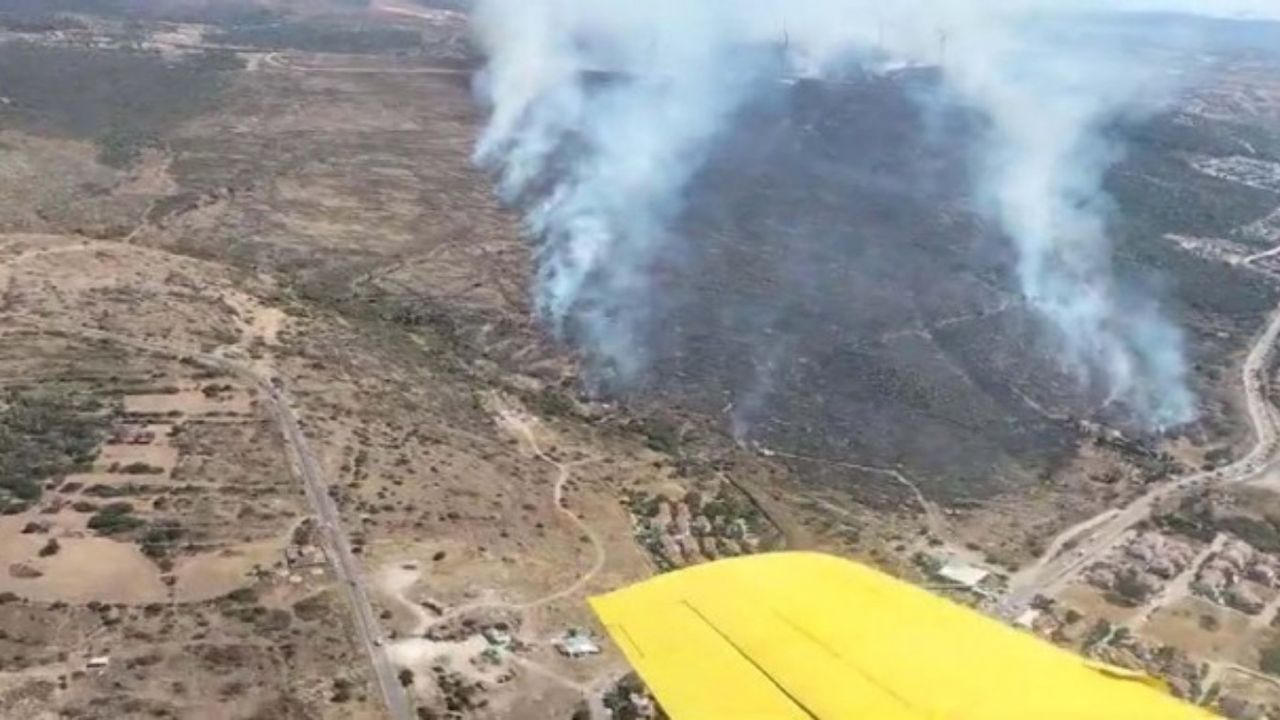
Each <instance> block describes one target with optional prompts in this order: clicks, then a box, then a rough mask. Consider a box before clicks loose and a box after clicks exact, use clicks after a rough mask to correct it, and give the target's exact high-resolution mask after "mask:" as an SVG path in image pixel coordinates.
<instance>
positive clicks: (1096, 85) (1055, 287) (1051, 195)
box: [476, 0, 1194, 425]
mask: <svg viewBox="0 0 1280 720" xmlns="http://www.w3.org/2000/svg"><path fill="white" fill-rule="evenodd" d="M1158 1H1159V0H1152V1H1151V2H1147V3H1145V4H1146V5H1151V4H1152V3H1156V2H1158ZM1168 2H1170V3H1173V2H1180V0H1168ZM886 5H888V4H887V3H884V4H881V3H875V2H870V0H736V1H735V2H726V1H718V0H645V1H644V2H637V1H636V0H481V2H480V5H479V7H478V10H477V14H476V27H477V35H478V37H479V38H480V41H481V43H482V45H483V46H484V49H485V50H486V52H487V53H488V56H489V60H490V62H489V66H488V68H487V70H486V72H485V73H484V75H483V77H482V79H481V81H480V83H479V89H480V91H481V94H482V96H483V97H484V98H485V100H486V101H487V102H488V103H489V105H490V110H491V118H490V122H489V125H488V127H487V129H486V131H485V133H484V136H483V137H482V139H481V141H480V143H479V147H478V148H477V152H476V157H477V161H478V162H479V163H480V164H481V165H483V166H485V167H488V168H491V169H493V170H495V171H497V172H498V173H499V175H500V189H501V192H502V195H503V196H504V198H506V199H507V200H508V201H510V202H512V203H515V204H518V205H520V206H521V207H523V208H524V209H525V210H526V222H527V226H528V227H527V230H528V232H529V234H530V235H531V237H533V238H534V239H535V241H536V242H537V249H536V252H535V261H536V267H537V269H536V274H537V277H536V288H535V298H536V305H537V309H538V311H539V313H540V315H541V316H542V317H544V318H545V319H546V320H547V321H548V322H550V323H551V324H552V326H553V327H554V329H555V330H556V331H557V332H558V333H559V334H561V335H562V336H568V337H570V338H571V339H572V340H573V341H575V342H576V343H577V344H578V345H579V346H581V347H583V348H584V349H585V350H586V351H587V352H588V353H589V354H591V355H592V356H594V358H595V359H596V360H598V361H602V362H603V363H604V364H605V365H606V366H607V367H608V369H609V370H610V371H611V372H612V374H613V375H614V377H615V378H616V379H618V380H620V381H622V382H627V381H630V380H633V379H635V378H637V377H639V376H640V374H641V373H642V371H643V370H644V368H645V366H646V360H647V359H646V357H645V352H644V348H643V347H642V345H643V342H642V339H641V336H642V334H643V328H644V324H645V323H646V322H647V321H648V320H649V308H650V307H651V306H652V304H653V303H654V302H655V298H654V292H653V287H652V285H651V279H650V278H651V277H652V270H653V265H654V263H655V261H657V260H658V259H660V258H661V259H664V260H669V259H670V258H671V256H673V255H674V256H676V257H677V258H678V253H679V248H680V246H679V243H675V242H671V241H670V239H669V237H668V236H669V234H670V231H671V228H670V225H671V222H672V220H673V219H674V218H675V216H676V214H677V213H679V212H680V210H681V209H682V201H683V195H684V193H685V190H686V189H687V186H688V184H689V182H690V180H691V178H692V177H693V176H694V174H695V173H696V172H697V171H698V169H699V168H700V167H701V165H702V162H703V160H704V159H705V157H706V154H707V152H708V150H709V146H710V145H711V143H712V142H713V141H714V139H715V138H716V136H717V135H718V134H719V133H720V132H721V131H722V130H723V129H724V128H725V125H726V124H727V123H728V122H729V120H730V119H731V118H732V116H733V113H734V112H735V110H737V109H738V108H739V107H740V106H741V104H742V103H743V102H744V101H745V100H746V99H748V98H749V96H750V94H751V91H752V89H753V88H754V87H758V84H759V83H762V82H768V83H776V82H777V81H778V79H779V78H778V74H779V72H781V71H782V70H783V68H781V67H779V65H778V63H777V62H773V63H771V62H770V59H769V58H770V57H771V56H770V54H769V52H770V49H772V52H773V56H772V57H774V58H775V60H778V61H780V58H778V57H777V56H779V55H781V49H782V46H783V44H784V40H785V45H786V48H787V58H788V61H789V62H790V64H791V68H790V70H789V72H790V73H791V74H820V73H821V72H822V71H823V70H824V69H826V68H830V67H834V66H837V65H838V64H839V63H841V62H842V61H847V60H848V59H849V58H850V57H868V56H869V55H871V54H872V53H873V52H878V53H882V54H888V55H890V56H892V58H895V59H897V60H900V61H906V62H916V63H928V64H937V63H941V64H942V66H943V70H944V78H945V85H946V86H947V89H948V91H949V92H950V93H952V94H953V95H954V96H955V97H957V98H959V100H960V101H961V102H963V103H964V104H966V105H969V106H971V107H973V108H974V109H975V110H977V111H978V112H979V113H981V114H982V115H984V116H985V117H986V118H987V120H988V121H989V123H990V132H989V133H988V138H987V140H988V143H987V147H986V148H985V153H984V157H983V159H982V160H981V161H980V162H979V163H977V170H978V171H979V176H980V186H981V187H982V189H983V190H984V191H985V192H986V196H987V199H988V203H989V208H990V211H991V213H992V214H993V216H994V217H996V218H997V219H998V220H999V221H1000V224H1001V226H1002V227H1003V229H1004V230H1005V232H1006V233H1007V234H1008V235H1009V236H1010V237H1011V238H1012V239H1013V240H1014V242H1015V245H1016V247H1017V250H1018V253H1019V256H1018V272H1019V279H1020V281H1021V285H1022V290H1023V292H1024V294H1025V296H1026V298H1027V300H1028V301H1029V303H1030V304H1031V305H1032V306H1033V307H1034V308H1035V309H1036V310H1038V311H1039V312H1040V313H1041V314H1042V315H1043V317H1045V318H1046V320H1047V321H1048V326H1049V327H1050V328H1052V330H1053V333H1054V335H1055V336H1056V337H1057V338H1058V339H1059V340H1060V341H1061V344H1062V347H1063V348H1065V350H1066V353H1065V357H1066V359H1067V361H1068V363H1069V364H1070V365H1071V366H1073V367H1074V368H1077V369H1078V370H1079V371H1080V372H1081V374H1082V375H1083V376H1090V377H1091V376H1098V375H1100V376H1102V378H1103V379H1104V380H1105V382H1106V384H1107V387H1108V389H1109V391H1110V393H1111V394H1112V395H1113V396H1114V397H1115V398H1116V399H1117V400H1119V401H1121V402H1123V403H1125V404H1126V405H1128V406H1130V407H1132V408H1133V409H1134V410H1135V411H1136V412H1137V413H1139V414H1140V415H1142V416H1143V417H1145V418H1146V419H1147V420H1148V421H1150V422H1151V423H1152V424H1154V425H1171V424H1176V423H1179V422H1183V421H1186V420H1188V419H1190V418H1191V417H1192V415H1193V409H1194V403H1193V401H1192V398H1191V396H1190V393H1189V392H1188V391H1187V389H1186V384H1185V378H1184V375H1185V368H1184V361H1183V356H1182V348H1181V337H1180V334H1179V332H1178V331H1177V329H1176V328H1174V327H1173V326H1172V325H1170V324H1169V323H1168V322H1167V321H1166V320H1165V319H1164V318H1163V317H1162V316H1161V315H1160V313H1159V312H1158V311H1157V309H1156V307H1155V305H1154V303H1153V302H1151V301H1150V300H1149V299H1144V298H1142V297H1138V296H1133V295H1132V294H1131V293H1128V292H1126V291H1125V290H1124V289H1123V288H1121V287H1120V286H1119V285H1118V284H1117V281H1116V279H1115V277H1114V275H1113V272H1112V269H1111V262H1110V245H1109V241H1108V239H1107V233H1106V218H1107V213H1108V211H1109V204H1108V202H1107V199H1106V197H1105V195H1104V194H1103V192H1102V191H1101V183H1102V178H1103V174H1104V172H1105V171H1106V169H1107V167H1108V166H1109V164H1110V163H1111V162H1113V161H1114V160H1115V159H1116V157H1117V152H1116V149H1115V148H1113V147H1111V146H1109V145H1108V144H1107V143H1106V142H1105V141H1104V140H1103V139H1102V134H1101V131H1102V130H1103V129H1104V127H1105V126H1106V125H1108V124H1109V123H1112V122H1113V121H1115V120H1117V119H1118V118H1120V117H1122V116H1124V115H1127V114H1133V113H1134V112H1135V110H1136V108H1137V106H1138V105H1140V103H1139V101H1140V100H1145V99H1148V98H1145V97H1141V96H1142V95H1143V93H1139V92H1137V91H1138V90H1139V88H1142V87H1144V83H1145V81H1146V80H1147V79H1149V78H1148V76H1147V75H1146V74H1144V73H1142V72H1135V71H1134V70H1133V68H1132V67H1131V65H1132V58H1129V57H1125V56H1124V54H1123V53H1121V52H1119V50H1120V49H1116V48H1111V50H1115V51H1116V52H1113V53H1110V54H1108V53H1099V52H1098V48H1096V47H1088V46H1080V47H1076V46H1073V45H1071V44H1069V43H1046V42H1045V37H1044V36H1042V35H1039V34H1037V32H1036V30H1035V29H1036V28H1037V27H1038V28H1044V27H1045V26H1046V25H1047V24H1049V21H1050V20H1049V17H1048V16H1049V15H1050V14H1062V13H1066V12H1069V11H1075V10H1093V9H1098V3H1097V2H1096V0H1003V1H997V0H903V1H901V2H896V3H893V4H892V6H891V7H886ZM850 232H856V229H851V230H850Z"/></svg>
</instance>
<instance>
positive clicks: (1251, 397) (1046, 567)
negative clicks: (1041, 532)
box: [1002, 307, 1280, 617]
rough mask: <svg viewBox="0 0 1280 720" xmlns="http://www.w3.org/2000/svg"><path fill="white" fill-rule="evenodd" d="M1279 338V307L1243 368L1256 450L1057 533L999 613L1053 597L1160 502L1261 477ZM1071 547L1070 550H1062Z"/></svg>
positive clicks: (1272, 432) (1270, 450) (1012, 586)
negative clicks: (1269, 376)
mask: <svg viewBox="0 0 1280 720" xmlns="http://www.w3.org/2000/svg"><path fill="white" fill-rule="evenodd" d="M1278 337H1280V307H1278V308H1276V309H1275V310H1274V311H1272V313H1271V315H1270V317H1269V318H1268V319H1267V324H1266V327H1265V328H1264V329H1263V331H1262V333H1261V334H1259V336H1258V338H1257V340H1256V341H1254V344H1253V347H1252V348H1251V349H1250V350H1249V355H1248V357H1247V358H1246V359H1245V362H1244V368H1243V385H1244V394H1245V405H1246V409H1247V412H1248V416H1249V423H1250V426H1251V427H1252V428H1253V433H1254V438H1255V442H1254V446H1253V448H1252V449H1250V451H1249V453H1248V454H1247V455H1245V456H1244V457H1243V458H1241V459H1239V460H1237V461H1236V462H1234V463H1232V464H1231V465H1228V466H1226V467H1223V468H1219V469H1217V470H1212V471H1208V472H1197V473H1193V474H1191V475H1187V476H1185V477H1183V478H1180V479H1178V480H1175V481H1174V482H1171V483H1167V484H1165V485H1161V486H1159V487H1156V488H1154V489H1152V490H1151V491H1150V492H1148V493H1146V494H1145V495H1143V496H1142V497H1139V498H1138V499H1136V500H1134V501H1133V502H1131V503H1130V504H1129V505H1127V506H1125V507H1124V508H1121V509H1120V510H1119V511H1117V510H1115V509H1110V510H1107V511H1106V512H1105V513H1102V515H1100V516H1099V517H1098V518H1095V519H1094V520H1091V521H1087V522H1086V523H1085V524H1084V525H1083V526H1081V525H1078V526H1076V527H1074V528H1071V529H1069V530H1068V531H1067V532H1065V533H1063V534H1062V535H1060V536H1059V537H1058V538H1057V539H1055V540H1054V542H1053V543H1051V544H1050V546H1049V551H1048V552H1046V553H1045V554H1044V555H1043V556H1042V557H1041V558H1040V559H1039V560H1038V561H1036V562H1035V563H1033V564H1031V565H1029V566H1027V567H1026V568H1024V569H1022V570H1020V571H1018V572H1017V573H1015V574H1014V576H1013V577H1012V578H1011V579H1010V582H1009V592H1008V593H1007V594H1006V596H1005V598H1004V601H1003V603H1002V606H1003V607H1002V612H1003V613H1005V614H1006V615H1007V616H1009V617H1016V616H1018V615H1020V614H1021V613H1022V612H1023V611H1025V610H1026V609H1027V608H1028V607H1029V606H1030V604H1031V601H1032V600H1034V599H1035V597H1036V596H1037V595H1046V596H1050V597H1052V596H1053V595H1055V594H1056V593H1057V592H1059V591H1060V590H1061V589H1062V588H1063V587H1064V586H1065V585H1067V584H1068V583H1069V582H1070V581H1071V580H1072V579H1074V578H1075V576H1076V574H1077V573H1079V572H1080V571H1081V570H1083V569H1084V568H1086V567H1088V566H1089V565H1092V564H1093V563H1094V562H1096V561H1098V560H1100V559H1101V558H1102V557H1103V556H1104V555H1106V554H1107V553H1108V552H1109V551H1110V550H1111V549H1112V548H1114V547H1115V546H1116V544H1117V543H1119V542H1120V541H1121V539H1122V538H1124V536H1125V535H1126V533H1128V532H1129V531H1130V530H1131V529H1132V528H1133V527H1134V526H1135V525H1137V524H1138V523H1140V522H1142V521H1143V520H1144V519H1146V518H1147V517H1148V516H1150V514H1151V510H1152V508H1153V507H1155V505H1156V504H1157V503H1159V502H1160V501H1162V500H1164V499H1166V498H1170V497H1173V496H1174V495H1177V494H1178V493H1181V492H1183V491H1185V490H1189V489H1191V488H1194V487H1196V486H1197V485H1203V484H1206V483H1210V482H1212V483H1216V484H1239V483H1245V482H1250V481H1252V480H1254V479H1255V478H1256V477H1257V476H1258V475H1260V474H1262V473H1263V472H1264V471H1265V470H1266V469H1267V467H1268V465H1269V463H1270V462H1271V461H1272V460H1273V459H1274V457H1275V455H1276V447H1277V439H1278V438H1280V423H1278V422H1277V413H1276V409H1275V407H1273V406H1272V405H1271V403H1270V402H1268V401H1267V397H1266V388H1267V382H1266V370H1267V366H1268V364H1269V361H1270V359H1271V356H1272V354H1273V352H1274V350H1275V344H1276V339H1277V338H1278ZM1069 544H1073V545H1074V546H1073V547H1071V548H1070V549H1066V548H1067V546H1068V545H1069Z"/></svg>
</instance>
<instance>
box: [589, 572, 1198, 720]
mask: <svg viewBox="0 0 1280 720" xmlns="http://www.w3.org/2000/svg"><path fill="white" fill-rule="evenodd" d="M590 603H591V606H592V608H593V609H594V610H595V612H596V614H597V615H598V616H599V617H600V619H601V620H602V621H603V623H604V625H605V627H606V628H607V630H608V632H609V635H610V636H611V637H612V638H613V639H614V641H615V642H616V643H617V644H618V646H619V647H620V648H621V649H622V652H623V653H624V654H625V655H626V656H627V659H628V660H629V661H630V662H631V664H632V666H633V667H634V668H635V669H636V671H637V672H638V673H639V674H640V676H641V677H642V678H644V680H645V682H646V683H647V684H648V685H649V688H650V689H651V690H652V691H653V693H654V695H655V696H656V697H657V699H658V702H660V703H661V704H662V706H663V708H664V709H665V710H666V712H667V713H668V714H669V715H670V716H671V717H672V719H673V720H721V719H723V720H756V719H759V720H763V719H764V718H768V719H769V720H793V719H794V720H813V719H814V718H818V719H819V720H1206V719H1208V718H1212V717H1213V716H1212V715H1210V714H1208V713H1207V712H1205V711H1203V710H1201V709H1199V708H1195V707H1192V706H1190V705H1186V704H1184V703H1182V702H1179V701H1177V700H1175V699H1174V698H1172V697H1170V696H1169V695H1167V694H1165V692H1164V691H1163V685H1162V684H1161V683H1159V682H1157V681H1155V680H1152V679H1150V678H1147V677H1146V676H1143V675H1138V674H1135V673H1130V672H1128V671H1125V670H1120V669H1118V668H1109V667H1106V666H1101V665H1098V664H1096V663H1091V662H1088V661H1086V660H1084V659H1082V658H1080V657H1077V656H1076V655H1073V654H1072V653H1070V652H1067V651H1065V650H1062V649H1060V648H1057V647H1055V646H1053V645H1051V644H1049V643H1046V642H1044V641H1042V640H1040V639H1038V638H1036V637H1034V636H1033V635H1030V634H1028V633H1025V632H1022V631H1020V630H1017V629H1014V628H1011V627H1008V626H1006V625H1003V624H1002V623H1000V622H998V621H996V620H993V619H990V618H988V617H986V616H984V615H982V614H980V613H978V612H976V611H973V610H970V609H969V608H966V607H963V606H961V605H957V604H955V603H952V602H949V601H947V600H944V599H942V598H939V597H937V596H935V595H932V594H930V593H928V592H926V591H924V590H922V589H920V588H917V587H915V586H912V585H910V584H907V583H904V582H902V581H899V580H895V579H894V578H891V577H889V576H887V575H885V574H883V573H880V572H878V571H875V570H872V569H870V568H867V567H865V566H862V565H859V564H857V563H854V562H850V561H847V560H843V559H840V558H836V557H831V556H828V555H820V554H816V553H777V554H769V555H754V556H750V557H744V558H736V559H732V560H723V561H720V562H715V563H710V564H706V565H699V566H696V567H693V568H689V569H686V570H681V571H678V572H673V573H669V574H666V575H661V576H659V577H656V578H653V579H651V580H648V581H645V582H643V583H640V584H638V585H635V586H633V587H629V588H625V589H623V590H619V591H617V592H613V593H609V594H606V595H601V596H598V597H594V598H591V600H590Z"/></svg>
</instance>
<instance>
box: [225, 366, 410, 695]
mask: <svg viewBox="0 0 1280 720" xmlns="http://www.w3.org/2000/svg"><path fill="white" fill-rule="evenodd" d="M237 369H239V370H241V371H244V368H237ZM259 385H260V386H261V388H262V390H263V391H264V392H265V393H266V396H267V399H268V401H269V402H270V405H271V411H272V414H273V415H275V417H276V421H277V422H278V423H279V425H280V430H281V432H282V433H283V435H284V438H285V442H286V443H287V444H288V445H289V448H290V449H291V451H292V453H293V455H294V457H295V458H296V459H297V469H298V474H299V476H300V477H301V479H302V482H303V486H304V487H305V488H306V492H307V500H309V501H310V502H311V508H312V511H313V512H315V514H316V519H317V521H318V522H319V530H320V537H321V541H322V542H323V544H324V549H325V555H326V556H327V557H328V558H329V564H330V565H331V566H332V568H333V571H334V574H335V575H336V576H337V579H338V581H339V582H340V583H341V584H342V587H343V589H344V590H345V592H346V594H347V600H348V602H349V603H350V604H351V609H352V612H353V614H354V619H355V626H356V634H357V635H358V636H359V638H360V642H361V643H362V644H363V645H364V647H365V652H366V653H367V654H368V655H369V660H370V661H371V662H372V663H373V671H374V675H375V676H376V678H377V681H378V689H379V691H380V692H381V694H382V699H383V702H385V703H386V706H387V710H388V711H389V712H390V714H391V717H392V719H393V720H413V718H414V714H413V708H412V707H411V705H410V702H409V698H408V696H407V694H406V693H405V691H404V688H403V687H402V686H401V685H400V679H399V677H398V670H397V669H396V667H395V665H393V664H392V663H391V659H390V658H389V657H388V656H387V651H386V648H385V647H384V646H383V644H382V629H381V627H380V626H379V624H378V620H377V616H375V615H374V613H373V605H372V604H371V603H370V602H369V594H368V591H367V589H366V585H365V581H364V576H363V575H362V573H361V571H360V564H359V563H358V562H357V561H356V558H355V555H354V554H353V553H352V552H351V544H350V543H349V542H348V541H347V535H346V533H345V532H343V530H342V519H341V517H340V516H339V514H338V506H337V504H336V503H335V502H334V501H333V498H332V497H330V496H329V491H328V485H327V484H326V483H325V481H324V473H323V471H322V470H321V469H320V463H319V462H317V461H316V458H315V455H314V454H313V453H312V452H311V448H310V446H309V445H308V444H307V438H306V436H305V435H303V434H302V428H301V426H300V425H299V424H298V417H297V415H296V414H295V413H294V412H293V408H292V406H291V405H290V404H289V400H288V398H287V397H285V395H284V392H283V391H282V390H280V389H279V388H277V387H276V386H275V385H273V384H272V383H270V382H267V381H264V380H262V379H261V378H259Z"/></svg>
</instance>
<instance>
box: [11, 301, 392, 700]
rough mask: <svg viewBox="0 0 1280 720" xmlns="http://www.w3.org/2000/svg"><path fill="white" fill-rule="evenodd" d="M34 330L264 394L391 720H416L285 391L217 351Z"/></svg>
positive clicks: (78, 331) (76, 331)
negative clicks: (102, 343) (172, 363)
mask: <svg viewBox="0 0 1280 720" xmlns="http://www.w3.org/2000/svg"><path fill="white" fill-rule="evenodd" d="M33 329H37V330H44V331H50V330H57V331H59V332H63V333H66V334H69V335H77V336H80V337H85V338H96V339H105V340H109V341H112V342H115V343H118V344H120V345H124V346H127V347H132V348H136V349H139V350H143V351H146V352H151V353H156V354H159V355H164V356H169V357H175V358H182V357H190V358H191V359H193V360H195V361H196V362H198V363H200V364H201V365H204V366H205V367H209V368H212V369H216V370H221V371H224V372H228V373H232V374H234V375H238V376H240V377H242V378H245V379H246V380H248V381H250V382H252V383H253V384H255V385H256V386H258V388H259V389H260V390H261V391H262V392H263V394H264V396H265V397H266V399H267V402H268V405H269V406H270V409H271V414H272V415H273V416H274V418H275V420H276V422H277V423H278V425H279V427H280V432H281V434H282V436H283V438H284V441H285V444H286V445H287V446H288V448H289V451H290V452H291V453H292V454H293V456H294V457H295V458H296V461H297V462H296V464H295V467H296V468H297V471H298V475H299V477H300V479H301V480H302V481H303V487H304V489H305V491H306V496H307V500H308V502H309V503H310V504H311V509H312V512H313V513H315V516H316V520H317V522H318V529H319V531H320V538H321V543H322V545H323V547H324V551H325V557H326V558H327V559H328V560H329V565H330V567H331V568H332V570H333V573H334V576H335V577H336V578H337V579H338V581H339V583H340V584H341V585H342V587H343V591H344V592H345V593H346V595H347V600H348V602H349V603H350V605H351V609H352V613H353V615H354V620H355V627H356V634H357V635H358V636H359V639H360V642H361V644H362V645H364V647H365V652H366V653H367V654H368V656H369V660H370V662H371V663H372V664H373V670H374V675H375V677H376V680H377V683H378V690H379V692H380V694H381V695H382V698H383V702H384V703H385V704H386V706H387V711H388V713H389V715H390V717H391V718H392V720H415V714H414V712H413V708H412V707H411V703H410V702H409V698H408V695H407V694H406V693H405V692H404V688H403V687H402V686H401V685H400V679H399V676H398V673H399V671H398V670H397V669H396V667H395V666H394V665H393V664H392V663H391V659H390V657H389V656H388V655H387V650H386V648H385V647H384V646H383V643H382V630H381V627H380V626H379V624H378V621H377V617H376V616H375V615H374V613H373V605H372V604H371V603H370V602H369V593H368V589H367V586H366V584H365V581H364V576H363V574H362V573H361V571H360V564H359V563H358V562H357V561H356V558H355V555H354V554H353V553H352V552H351V544H350V543H349V542H348V541H347V536H346V533H345V532H343V530H342V522H341V517H340V516H339V514H338V507H337V504H336V503H334V501H333V498H331V497H329V491H328V485H327V484H326V483H325V481H324V473H323V471H322V470H321V469H320V463H319V462H318V461H317V460H316V457H315V454H314V453H312V451H311V447H310V445H309V444H308V443H307V438H306V436H305V435H304V434H303V433H302V427H301V425H300V424H299V422H298V417H297V415H296V414H295V413H294V411H293V407H292V406H291V405H290V403H289V400H288V398H287V397H286V396H285V394H284V392H283V391H282V390H281V389H280V388H277V387H276V386H275V385H274V384H273V383H272V382H271V381H270V380H269V379H268V378H265V377H263V376H262V375H261V374H260V373H258V372H257V371H255V370H254V369H253V368H251V367H249V366H248V365H244V364H241V363H238V362H236V361H234V360H232V359H229V358H226V357H224V356H222V355H219V354H216V353H196V354H190V353H188V352H186V351H184V350H182V349H179V348H173V347H168V346H165V345H162V344H159V343H154V342H148V341H143V340H135V339H133V338H130V337H126V336H121V335H117V334H115V333H111V332H105V331H102V330H93V329H89V328H60V327H50V326H48V325H40V326H33Z"/></svg>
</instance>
